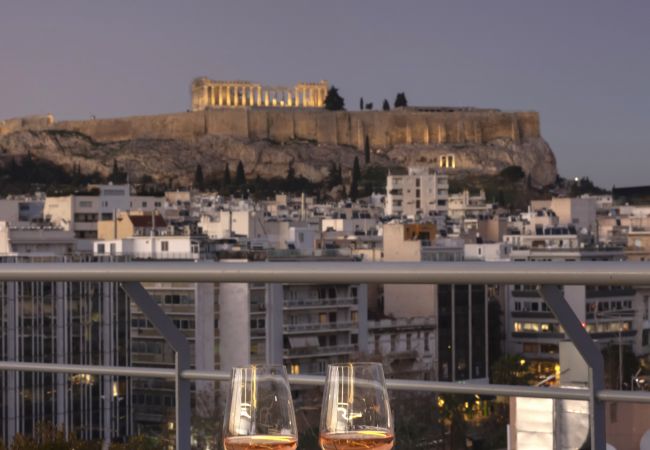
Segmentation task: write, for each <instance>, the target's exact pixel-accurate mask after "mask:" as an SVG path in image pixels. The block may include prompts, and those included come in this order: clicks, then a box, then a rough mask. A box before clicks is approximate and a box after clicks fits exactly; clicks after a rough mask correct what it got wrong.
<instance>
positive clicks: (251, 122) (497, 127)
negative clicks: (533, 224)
mask: <svg viewBox="0 0 650 450" xmlns="http://www.w3.org/2000/svg"><path fill="white" fill-rule="evenodd" d="M24 128H28V129H32V128H37V129H44V128H46V129H54V130H56V129H58V130H68V131H78V132H80V133H83V134H85V135H87V136H89V137H91V138H92V139H93V140H95V141H97V142H119V141H128V140H132V139H193V138H198V137H201V136H205V135H217V136H230V137H233V138H236V139H242V140H247V141H248V140H251V141H257V140H270V141H272V142H277V143H286V142H289V141H292V140H305V141H312V142H315V143H319V144H332V145H342V146H351V147H355V148H363V145H364V140H365V137H366V136H368V139H369V141H370V145H371V147H372V148H374V149H378V148H382V149H388V148H392V147H394V146H396V145H410V144H413V145H444V144H450V145H454V144H458V145H467V144H470V145H472V144H474V145H481V144H487V143H490V142H491V141H494V140H497V139H508V140H511V141H512V142H514V143H521V142H523V141H525V140H529V139H536V138H539V137H540V127H539V116H538V114H537V113H536V112H500V111H492V110H490V111H453V112H426V111H414V110H408V109H404V110H394V111H358V112H357V111H355V112H347V111H336V112H334V111H326V110H316V109H313V110H301V109H287V108H232V109H216V110H207V111H197V112H186V113H176V114H161V115H152V116H133V117H123V118H115V119H97V120H82V121H62V122H54V121H53V120H52V119H51V116H50V117H49V118H48V117H47V116H46V117H45V118H44V119H43V118H41V119H39V120H35V119H34V120H27V119H14V120H10V121H5V122H0V134H6V133H10V132H13V131H17V130H20V129H24Z"/></svg>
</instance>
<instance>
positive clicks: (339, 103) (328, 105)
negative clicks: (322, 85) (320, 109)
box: [325, 86, 345, 111]
mask: <svg viewBox="0 0 650 450" xmlns="http://www.w3.org/2000/svg"><path fill="white" fill-rule="evenodd" d="M325 109H328V110H330V111H342V110H344V109H345V100H343V97H341V96H340V95H339V90H338V89H337V88H336V87H334V86H332V87H331V88H329V90H328V91H327V97H325Z"/></svg>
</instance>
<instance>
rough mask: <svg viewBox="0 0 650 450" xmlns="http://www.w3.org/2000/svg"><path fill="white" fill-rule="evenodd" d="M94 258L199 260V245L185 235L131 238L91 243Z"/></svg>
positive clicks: (196, 240)
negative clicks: (122, 257)
mask: <svg viewBox="0 0 650 450" xmlns="http://www.w3.org/2000/svg"><path fill="white" fill-rule="evenodd" d="M92 252H93V255H95V256H127V257H130V258H135V259H194V260H196V259H200V258H201V243H200V242H199V240H198V239H197V238H193V237H191V236H187V235H168V236H164V235H161V236H133V237H128V238H123V239H108V240H96V241H93V242H92Z"/></svg>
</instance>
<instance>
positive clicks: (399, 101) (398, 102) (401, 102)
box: [395, 92, 408, 108]
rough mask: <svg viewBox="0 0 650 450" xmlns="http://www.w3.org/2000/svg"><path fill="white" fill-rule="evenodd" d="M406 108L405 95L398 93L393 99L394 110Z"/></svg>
mask: <svg viewBox="0 0 650 450" xmlns="http://www.w3.org/2000/svg"><path fill="white" fill-rule="evenodd" d="M406 106H408V102H407V101H406V94H404V92H399V93H398V94H397V96H396V97H395V108H400V107H406Z"/></svg>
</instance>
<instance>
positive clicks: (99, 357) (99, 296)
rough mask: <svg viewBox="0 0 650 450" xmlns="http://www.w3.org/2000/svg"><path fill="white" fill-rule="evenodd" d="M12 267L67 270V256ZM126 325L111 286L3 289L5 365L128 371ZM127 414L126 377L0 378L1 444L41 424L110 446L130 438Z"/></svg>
mask: <svg viewBox="0 0 650 450" xmlns="http://www.w3.org/2000/svg"><path fill="white" fill-rule="evenodd" d="M54 247H55V248H54V249H53V250H54V251H57V250H58V249H57V248H56V247H57V244H54ZM44 253H46V252H44ZM52 253H53V252H51V253H50V254H52ZM15 260H19V261H20V262H32V261H34V262H57V263H64V262H65V261H69V260H70V257H69V256H67V257H65V258H64V257H55V256H50V257H44V256H40V257H37V258H35V259H32V258H29V257H26V256H21V257H16V258H11V259H5V260H4V261H3V262H8V261H15ZM87 262H88V264H92V260H87ZM129 322H130V308H129V302H128V299H127V298H126V295H125V293H124V291H122V290H121V289H120V288H119V286H118V285H117V284H116V283H95V282H3V283H0V330H2V333H0V359H2V360H4V361H23V362H38V363H59V364H88V365H97V366H128V365H129V364H130V363H131V360H130V345H131V342H130V327H129V325H128V324H129ZM131 414H132V404H131V381H130V380H129V379H128V378H124V377H115V376H101V377H100V376H95V375H89V374H72V375H70V374H62V373H61V374H53V373H37V372H11V371H3V372H0V439H2V440H3V441H4V442H5V443H8V442H11V441H12V439H13V437H14V436H15V435H16V434H18V433H22V434H31V433H32V432H33V431H34V430H35V427H36V426H37V425H38V424H39V423H42V422H49V423H53V424H55V425H57V426H61V427H63V429H64V430H65V431H66V432H74V433H75V434H76V435H77V436H79V437H80V438H82V439H88V440H103V441H104V442H110V441H111V440H112V439H116V438H120V437H122V436H126V435H129V434H130V433H131V432H132V428H131V418H132V415H131Z"/></svg>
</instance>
